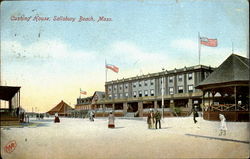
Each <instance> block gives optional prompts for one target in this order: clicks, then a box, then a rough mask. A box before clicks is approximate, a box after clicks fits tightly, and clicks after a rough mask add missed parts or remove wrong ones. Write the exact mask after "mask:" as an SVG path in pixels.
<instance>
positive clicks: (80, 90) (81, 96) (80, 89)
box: [80, 88, 82, 99]
mask: <svg viewBox="0 0 250 159" xmlns="http://www.w3.org/2000/svg"><path fill="white" fill-rule="evenodd" d="M81 91H82V89H81V88H80V99H81V98H82V96H81Z"/></svg>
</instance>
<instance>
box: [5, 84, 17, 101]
mask: <svg viewBox="0 0 250 159" xmlns="http://www.w3.org/2000/svg"><path fill="white" fill-rule="evenodd" d="M20 88H21V87H11V86H0V99H1V100H7V101H9V100H11V99H12V98H13V97H14V96H15V94H16V93H17V92H18V91H19V90H20Z"/></svg>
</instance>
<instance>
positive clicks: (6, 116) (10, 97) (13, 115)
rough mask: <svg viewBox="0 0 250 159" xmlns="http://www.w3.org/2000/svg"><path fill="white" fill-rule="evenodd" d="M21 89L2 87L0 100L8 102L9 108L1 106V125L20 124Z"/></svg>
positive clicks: (0, 88)
mask: <svg viewBox="0 0 250 159" xmlns="http://www.w3.org/2000/svg"><path fill="white" fill-rule="evenodd" d="M20 88H21V87H13V86H0V100H3V101H5V102H8V106H7V108H4V107H3V105H1V108H0V125H1V126H2V125H17V124H19V110H20Z"/></svg>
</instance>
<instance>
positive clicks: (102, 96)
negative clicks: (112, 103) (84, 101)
mask: <svg viewBox="0 0 250 159" xmlns="http://www.w3.org/2000/svg"><path fill="white" fill-rule="evenodd" d="M96 96H97V99H96V100H97V101H99V100H100V99H103V98H105V92H101V91H95V93H94V95H93V96H92V100H93V98H96Z"/></svg>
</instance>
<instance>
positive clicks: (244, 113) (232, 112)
mask: <svg viewBox="0 0 250 159" xmlns="http://www.w3.org/2000/svg"><path fill="white" fill-rule="evenodd" d="M196 88H197V89H201V90H202V91H203V97H202V98H203V100H202V101H203V102H202V104H203V118H204V119H206V120H219V114H223V115H224V116H225V117H226V119H227V120H228V121H249V59H248V58H245V57H242V56H239V55H236V54H231V55H230V56H229V57H228V58H227V59H226V60H225V61H224V62H223V63H222V64H221V65H220V66H219V67H218V68H217V69H216V70H215V71H214V72H213V73H212V74H211V75H209V77H208V78H206V79H205V80H204V81H202V82H201V83H199V84H198V85H197V86H196Z"/></svg>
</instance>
